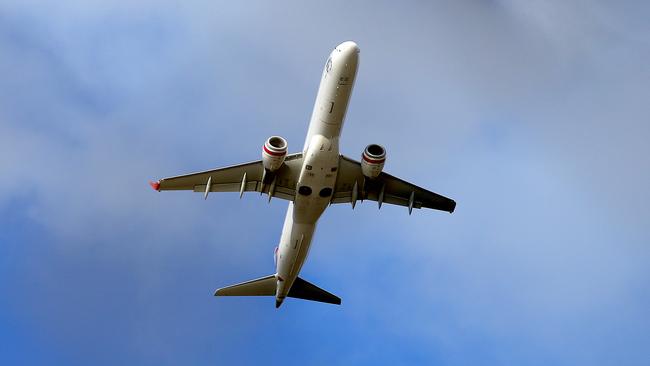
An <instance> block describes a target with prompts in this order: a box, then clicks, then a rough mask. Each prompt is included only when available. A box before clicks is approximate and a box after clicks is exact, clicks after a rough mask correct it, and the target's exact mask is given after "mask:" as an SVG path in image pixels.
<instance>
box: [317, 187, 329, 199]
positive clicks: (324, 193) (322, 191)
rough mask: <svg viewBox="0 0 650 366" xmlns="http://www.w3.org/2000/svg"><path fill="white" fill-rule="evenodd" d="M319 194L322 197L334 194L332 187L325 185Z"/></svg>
mask: <svg viewBox="0 0 650 366" xmlns="http://www.w3.org/2000/svg"><path fill="white" fill-rule="evenodd" d="M318 195H319V196H321V197H329V196H331V195H332V188H329V187H325V188H323V189H321V190H320V192H318Z"/></svg>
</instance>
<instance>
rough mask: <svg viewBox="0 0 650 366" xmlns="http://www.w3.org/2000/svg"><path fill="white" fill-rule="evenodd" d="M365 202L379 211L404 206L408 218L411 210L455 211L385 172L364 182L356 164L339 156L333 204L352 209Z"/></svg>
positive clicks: (443, 200)
mask: <svg viewBox="0 0 650 366" xmlns="http://www.w3.org/2000/svg"><path fill="white" fill-rule="evenodd" d="M364 199H367V200H372V201H377V202H378V203H379V207H380V208H381V204H382V203H389V204H393V205H399V206H405V207H408V209H409V214H410V213H411V210H412V209H414V208H431V209H434V210H440V211H447V212H449V213H452V212H454V209H455V208H456V201H454V200H452V199H450V198H447V197H445V196H441V195H439V194H437V193H434V192H431V191H429V190H426V189H424V188H421V187H418V186H416V185H415V184H413V183H409V182H407V181H405V180H402V179H399V178H397V177H394V176H392V175H390V174H388V173H385V172H382V173H381V174H379V176H378V177H377V178H375V179H372V180H371V179H366V178H365V177H364V175H363V173H362V172H361V164H360V163H359V162H358V161H356V160H352V159H350V158H348V157H345V156H343V155H341V158H340V159H339V174H338V178H337V180H336V186H335V188H334V195H333V196H332V203H351V204H352V207H354V205H355V204H356V201H357V200H364Z"/></svg>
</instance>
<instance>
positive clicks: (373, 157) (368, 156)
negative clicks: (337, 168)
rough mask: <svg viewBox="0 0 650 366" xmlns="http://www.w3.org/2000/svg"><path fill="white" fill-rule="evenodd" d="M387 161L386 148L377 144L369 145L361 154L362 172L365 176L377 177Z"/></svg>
mask: <svg viewBox="0 0 650 366" xmlns="http://www.w3.org/2000/svg"><path fill="white" fill-rule="evenodd" d="M385 162H386V149H384V147H383V146H381V145H377V144H371V145H368V146H366V149H365V150H363V154H361V172H362V173H363V175H364V176H365V177H367V178H370V179H375V178H377V177H378V176H379V174H380V173H381V170H382V169H384V163H385Z"/></svg>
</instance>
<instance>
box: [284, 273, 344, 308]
mask: <svg viewBox="0 0 650 366" xmlns="http://www.w3.org/2000/svg"><path fill="white" fill-rule="evenodd" d="M287 296H289V297H295V298H298V299H303V300H311V301H319V302H326V303H328V304H335V305H341V299H340V298H339V297H337V296H336V295H334V294H331V293H329V292H327V291H325V290H323V289H322V288H320V287H317V286H316V285H313V284H311V283H309V282H307V281H305V280H303V279H302V278H300V277H296V281H295V282H294V283H293V286H291V290H289V293H288V294H287Z"/></svg>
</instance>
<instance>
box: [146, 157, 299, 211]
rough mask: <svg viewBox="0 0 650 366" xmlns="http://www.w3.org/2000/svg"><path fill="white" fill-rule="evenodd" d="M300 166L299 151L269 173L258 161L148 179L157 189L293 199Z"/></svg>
mask: <svg viewBox="0 0 650 366" xmlns="http://www.w3.org/2000/svg"><path fill="white" fill-rule="evenodd" d="M301 166H302V153H297V154H291V155H287V157H286V159H285V161H284V164H282V166H281V167H280V168H279V169H278V170H277V171H275V172H273V173H266V172H265V170H264V166H263V165H262V161H261V160H258V161H253V162H250V163H245V164H239V165H233V166H229V167H225V168H219V169H214V170H207V171H204V172H198V173H192V174H187V175H179V176H176V177H170V178H163V179H161V180H159V181H158V182H152V183H151V186H152V187H153V188H154V189H155V190H157V191H171V190H189V191H194V192H202V193H204V194H205V196H206V197H207V194H208V193H209V192H240V194H242V193H243V192H249V191H255V192H260V193H268V194H269V199H271V197H279V198H283V199H286V200H293V199H294V197H295V195H296V181H297V179H298V174H299V173H300V167H301Z"/></svg>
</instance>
